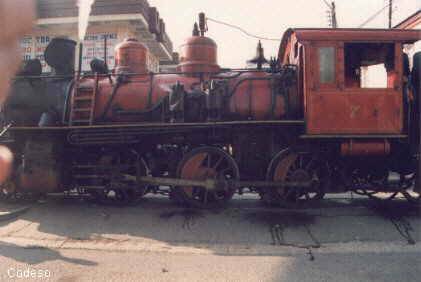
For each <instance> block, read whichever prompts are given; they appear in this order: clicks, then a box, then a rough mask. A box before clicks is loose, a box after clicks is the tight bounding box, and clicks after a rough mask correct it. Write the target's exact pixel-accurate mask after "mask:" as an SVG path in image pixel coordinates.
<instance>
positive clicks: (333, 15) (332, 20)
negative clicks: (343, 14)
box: [323, 0, 338, 28]
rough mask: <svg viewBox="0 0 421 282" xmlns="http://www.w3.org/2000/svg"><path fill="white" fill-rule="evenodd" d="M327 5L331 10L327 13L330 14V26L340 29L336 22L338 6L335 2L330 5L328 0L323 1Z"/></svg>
mask: <svg viewBox="0 0 421 282" xmlns="http://www.w3.org/2000/svg"><path fill="white" fill-rule="evenodd" d="M323 1H324V2H325V4H326V6H327V7H328V8H329V10H328V11H327V13H328V18H329V26H330V27H331V28H338V22H337V20H336V5H335V2H334V1H332V3H331V4H329V3H328V2H327V0H323Z"/></svg>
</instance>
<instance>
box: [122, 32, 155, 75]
mask: <svg viewBox="0 0 421 282" xmlns="http://www.w3.org/2000/svg"><path fill="white" fill-rule="evenodd" d="M147 58H148V48H147V47H146V46H145V45H143V44H142V43H140V42H139V41H138V40H137V39H134V38H127V39H125V40H124V41H123V42H122V43H120V44H119V45H117V46H116V48H115V65H116V72H117V73H122V72H125V73H146V72H147V71H148V67H147Z"/></svg>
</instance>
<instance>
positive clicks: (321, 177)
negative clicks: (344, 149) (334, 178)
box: [265, 149, 330, 205]
mask: <svg viewBox="0 0 421 282" xmlns="http://www.w3.org/2000/svg"><path fill="white" fill-rule="evenodd" d="M267 179H268V180H269V181H275V182H303V183H311V184H310V186H308V185H304V186H303V187H294V188H285V187H282V188H274V189H271V190H269V191H268V192H267V193H265V194H266V195H265V197H266V198H267V199H268V198H269V201H270V203H278V204H283V205H291V204H293V205H295V204H306V203H310V202H315V201H318V200H321V199H322V198H323V197H324V195H325V192H326V191H327V189H328V186H329V184H330V173H329V167H328V164H327V162H326V161H322V159H321V158H319V156H318V155H317V154H314V153H310V152H298V151H293V150H292V149H286V150H283V151H281V152H280V153H278V155H276V156H275V158H274V159H273V160H272V162H271V163H270V165H269V169H268V172H267Z"/></svg>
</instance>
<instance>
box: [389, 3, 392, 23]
mask: <svg viewBox="0 0 421 282" xmlns="http://www.w3.org/2000/svg"><path fill="white" fill-rule="evenodd" d="M392 13H393V0H389V28H392Z"/></svg>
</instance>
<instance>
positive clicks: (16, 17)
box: [0, 0, 35, 45]
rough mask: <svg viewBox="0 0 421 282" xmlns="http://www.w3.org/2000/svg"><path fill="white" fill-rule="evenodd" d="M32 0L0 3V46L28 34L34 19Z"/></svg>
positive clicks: (12, 0) (9, 0) (3, 0)
mask: <svg viewBox="0 0 421 282" xmlns="http://www.w3.org/2000/svg"><path fill="white" fill-rule="evenodd" d="M34 2H35V1H33V0H1V1H0V27H1V28H0V45H2V44H5V43H8V42H11V41H15V40H17V39H18V38H19V37H20V36H22V35H24V34H25V33H27V32H30V30H31V27H32V22H33V20H34V17H35V12H34V11H35V9H34Z"/></svg>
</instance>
